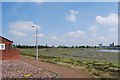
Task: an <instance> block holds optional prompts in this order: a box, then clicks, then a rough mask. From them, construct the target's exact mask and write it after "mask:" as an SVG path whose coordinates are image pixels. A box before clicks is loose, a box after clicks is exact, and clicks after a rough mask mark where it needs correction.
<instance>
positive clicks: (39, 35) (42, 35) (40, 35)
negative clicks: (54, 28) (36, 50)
mask: <svg viewBox="0 0 120 80" xmlns="http://www.w3.org/2000/svg"><path fill="white" fill-rule="evenodd" d="M37 36H38V37H44V34H42V33H41V34H38V35H37ZM35 37H36V34H35Z"/></svg>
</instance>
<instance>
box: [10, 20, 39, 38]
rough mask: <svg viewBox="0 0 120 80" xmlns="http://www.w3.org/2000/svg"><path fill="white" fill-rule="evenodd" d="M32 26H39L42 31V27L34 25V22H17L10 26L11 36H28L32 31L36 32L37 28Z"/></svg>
mask: <svg viewBox="0 0 120 80" xmlns="http://www.w3.org/2000/svg"><path fill="white" fill-rule="evenodd" d="M31 26H37V27H38V28H39V29H40V26H39V25H37V24H35V23H33V22H32V21H17V22H13V23H11V24H10V30H9V32H10V34H12V35H14V36H16V37H17V36H26V35H27V34H28V33H29V32H32V31H33V32H34V31H35V30H36V28H35V27H31ZM15 33H16V34H15ZM17 34H19V35H17Z"/></svg>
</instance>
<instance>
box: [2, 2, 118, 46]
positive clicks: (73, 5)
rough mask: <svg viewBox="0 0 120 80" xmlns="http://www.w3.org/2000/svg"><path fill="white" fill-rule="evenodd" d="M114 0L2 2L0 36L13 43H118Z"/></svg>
mask: <svg viewBox="0 0 120 80" xmlns="http://www.w3.org/2000/svg"><path fill="white" fill-rule="evenodd" d="M117 25H118V3H117V2H2V36H4V37H6V38H8V39H10V40H13V41H14V44H22V45H24V44H25V45H34V44H35V36H36V35H35V30H36V28H35V27H34V28H33V27H31V26H37V27H38V28H39V30H38V32H39V33H38V43H39V45H45V44H48V45H55V46H58V45H66V46H72V45H74V46H75V45H78V46H80V45H91V46H95V45H98V44H103V45H109V44H110V43H113V42H114V43H115V44H117V43H118V26H117Z"/></svg>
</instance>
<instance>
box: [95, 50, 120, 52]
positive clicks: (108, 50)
mask: <svg viewBox="0 0 120 80" xmlns="http://www.w3.org/2000/svg"><path fill="white" fill-rule="evenodd" d="M97 52H120V50H97Z"/></svg>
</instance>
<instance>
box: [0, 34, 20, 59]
mask: <svg viewBox="0 0 120 80" xmlns="http://www.w3.org/2000/svg"><path fill="white" fill-rule="evenodd" d="M12 43H13V41H11V40H9V39H7V38H4V37H2V36H0V59H2V60H15V59H19V58H20V50H18V49H12Z"/></svg>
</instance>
